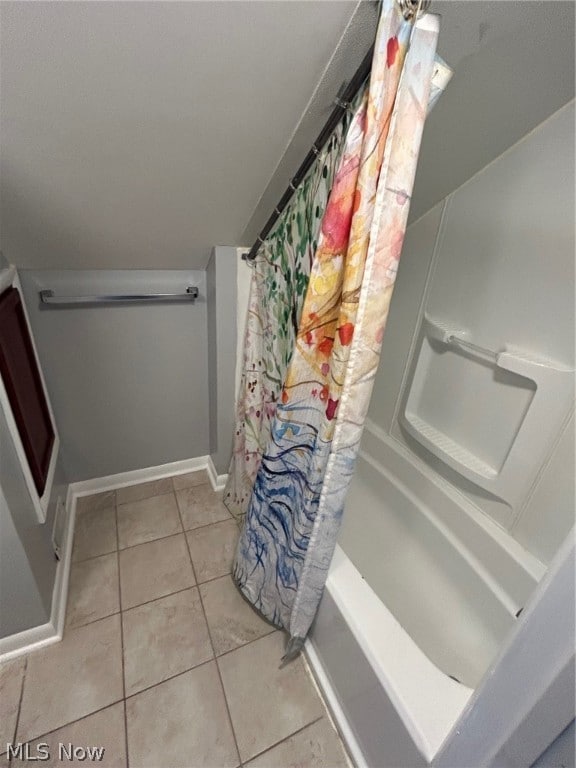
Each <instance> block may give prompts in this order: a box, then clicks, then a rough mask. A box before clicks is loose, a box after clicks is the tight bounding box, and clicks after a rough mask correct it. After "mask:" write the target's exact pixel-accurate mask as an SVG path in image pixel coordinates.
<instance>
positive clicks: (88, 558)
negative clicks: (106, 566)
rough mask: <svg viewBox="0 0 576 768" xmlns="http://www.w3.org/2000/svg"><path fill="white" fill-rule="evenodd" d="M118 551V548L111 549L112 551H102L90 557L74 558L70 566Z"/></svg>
mask: <svg viewBox="0 0 576 768" xmlns="http://www.w3.org/2000/svg"><path fill="white" fill-rule="evenodd" d="M116 552H118V550H117V549H111V550H110V552H102V553H101V554H99V555H90V556H89V557H83V558H82V560H74V559H72V560H71V561H70V568H72V566H73V565H79V564H80V563H86V562H88V560H96V558H97V557H104V556H105V555H113V554H115V553H116Z"/></svg>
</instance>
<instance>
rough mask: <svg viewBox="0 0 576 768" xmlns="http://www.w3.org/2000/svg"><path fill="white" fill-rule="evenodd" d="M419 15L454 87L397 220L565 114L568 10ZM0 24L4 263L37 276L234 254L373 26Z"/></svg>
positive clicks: (453, 7)
mask: <svg viewBox="0 0 576 768" xmlns="http://www.w3.org/2000/svg"><path fill="white" fill-rule="evenodd" d="M432 9H433V11H435V12H437V13H440V14H441V15H442V22H441V35H440V46H439V51H440V53H441V55H442V56H443V57H444V58H445V59H446V60H447V61H448V63H450V64H451V65H452V66H453V67H454V69H455V76H454V78H453V80H452V82H451V83H450V86H449V88H448V90H447V91H446V93H445V94H444V95H443V97H442V99H441V100H440V102H439V104H438V106H437V107H436V108H435V110H434V112H433V113H432V115H431V116H430V118H429V119H428V121H427V124H426V129H425V132H424V139H423V144H422V152H421V157H420V162H419V167H418V173H417V178H416V185H415V190H414V199H413V204H412V210H411V215H412V218H414V217H416V216H418V215H420V214H421V213H423V212H424V211H426V210H427V209H428V208H429V207H430V206H431V205H433V204H434V203H435V202H437V201H438V200H439V199H441V198H442V197H444V196H445V195H446V194H447V193H448V192H450V191H451V190H453V189H455V188H456V187H457V186H459V185H460V184H462V183H463V182H464V181H466V179H468V178H469V177H470V176H471V175H473V174H474V173H475V172H476V171H478V170H479V169H480V168H482V167H483V166H484V165H486V164H487V163H488V162H490V160H492V159H493V158H494V157H497V156H498V155H499V154H501V153H502V152H503V151H505V150H506V149H507V148H508V147H509V146H511V145H512V144H513V143H515V142H516V141H517V140H518V139H520V138H521V137H522V136H523V135H525V134H526V133H527V132H529V131H530V130H531V129H532V128H534V127H535V126H536V125H537V124H538V123H540V122H542V120H544V119H546V117H548V116H549V115H550V114H552V113H553V112H554V111H556V110H557V109H559V108H560V107H561V106H562V105H563V104H565V103H566V102H567V101H569V100H570V99H571V98H573V97H574V3H573V2H572V0H568V1H567V2H556V1H555V0H541V1H540V2H528V1H527V0H512V1H511V2H505V1H503V0H492V1H488V0H480V1H479V2H475V1H474V0H433V5H432ZM0 13H1V17H2V18H1V20H2V33H1V34H2V37H1V44H2V48H1V52H0V63H1V65H2V67H1V78H2V79H1V85H2V91H1V140H2V147H1V151H2V154H1V171H2V177H1V195H2V199H1V214H2V233H1V234H2V240H1V245H2V249H3V250H4V254H5V256H6V257H7V258H8V259H9V260H11V261H13V262H14V263H16V264H17V265H18V266H21V267H33V268H51V269H58V268H74V269H82V268H88V269H99V268H100V269H104V268H117V269H126V268H155V269H162V268H194V267H199V266H203V265H204V264H205V263H206V260H207V257H208V253H209V249H210V247H211V246H212V245H214V244H243V245H250V244H251V243H252V241H253V240H254V237H255V235H256V234H257V233H258V230H259V228H260V227H261V226H262V225H263V224H264V222H265V221H266V219H267V218H268V215H269V214H270V211H271V210H272V208H273V207H274V205H275V203H276V202H277V200H278V199H279V197H280V195H281V193H282V192H283V190H284V188H285V186H286V183H287V180H288V179H289V178H290V176H292V175H293V174H294V172H295V170H296V169H297V167H298V165H299V163H300V161H301V159H302V158H303V156H304V155H305V154H306V152H307V150H308V148H309V147H310V144H311V142H312V141H313V140H314V138H315V137H316V135H317V133H318V132H319V129H320V127H321V126H322V124H323V122H324V120H325V119H326V117H327V116H328V114H329V112H330V109H331V102H332V100H333V97H334V95H335V93H336V92H337V90H338V87H339V85H340V84H341V82H342V80H343V79H346V78H349V77H350V75H351V74H352V72H354V70H355V69H356V67H357V66H358V63H359V62H360V60H361V58H362V56H363V54H364V52H365V51H366V49H367V48H368V46H369V44H370V42H371V40H372V38H373V35H374V30H375V24H376V10H375V5H374V4H373V3H368V2H363V3H360V4H359V5H358V3H357V0H354V1H353V2H352V1H350V2H343V1H341V0H324V2H315V1H312V0H305V1H304V2H298V1H297V0H290V2H287V1H286V0H284V2H270V1H263V2H254V0H248V1H247V2H241V1H240V0H233V1H232V2H220V1H219V0H211V1H210V2H134V3H132V2H106V3H101V2H94V3H93V2H79V1H78V0H75V1H74V2H26V1H23V2H6V1H3V2H0ZM347 25H348V26H347ZM327 65H328V66H327Z"/></svg>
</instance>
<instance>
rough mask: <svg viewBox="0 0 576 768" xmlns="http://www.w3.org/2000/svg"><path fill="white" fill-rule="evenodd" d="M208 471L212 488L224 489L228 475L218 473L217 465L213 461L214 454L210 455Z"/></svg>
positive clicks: (216, 489)
mask: <svg viewBox="0 0 576 768" xmlns="http://www.w3.org/2000/svg"><path fill="white" fill-rule="evenodd" d="M206 471H207V472H208V477H209V478H210V482H211V484H212V488H214V490H215V491H223V490H224V488H225V487H226V483H227V482H228V475H219V474H217V472H216V467H215V466H214V462H213V461H212V456H208V463H207V465H206Z"/></svg>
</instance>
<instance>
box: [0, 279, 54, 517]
mask: <svg viewBox="0 0 576 768" xmlns="http://www.w3.org/2000/svg"><path fill="white" fill-rule="evenodd" d="M10 287H13V288H17V290H18V292H19V294H20V298H21V300H22V309H23V312H24V317H25V319H26V324H27V326H28V332H29V334H30V339H31V342H32V349H33V351H34V359H35V361H36V365H37V367H38V372H39V374H40V381H41V383H42V389H43V390H44V397H45V398H46V405H47V407H48V413H49V415H50V421H51V422H52V429H53V430H54V443H53V445H52V453H51V455H50V463H49V465H48V474H47V476H46V485H45V486H44V491H43V492H42V495H41V496H40V495H39V494H38V491H37V489H36V485H35V483H34V478H33V477H32V472H31V471H30V467H29V465H28V459H27V458H26V453H25V451H24V446H23V444H22V440H21V438H20V433H19V431H18V426H17V424H16V420H15V419H14V414H13V413H12V408H11V406H10V401H9V399H8V394H7V392H6V387H5V386H4V382H3V380H2V377H1V376H0V408H2V410H3V411H4V414H5V416H6V423H7V424H8V430H9V432H10V437H11V439H12V442H13V443H14V447H15V449H16V454H17V456H18V461H19V463H20V468H21V470H22V474H23V475H24V480H25V481H26V487H27V488H28V492H29V493H30V498H31V499H32V503H33V505H34V511H35V512H36V515H37V517H38V522H39V523H45V522H46V515H47V512H48V504H49V501H50V493H51V491H52V484H53V482H54V473H55V471H56V462H57V460H58V451H59V448H60V436H59V434H58V429H57V428H56V419H55V418H54V411H53V410H52V403H51V402H50V397H49V396H48V389H47V387H46V381H45V379H44V373H43V371H42V366H41V364H40V358H39V357H38V350H37V348H36V342H35V340H34V334H33V333H32V326H31V325H30V318H29V316H28V311H27V309H26V303H25V301H24V294H23V293H22V286H21V285H20V280H19V278H18V273H17V272H16V268H15V267H13V266H9V267H8V269H5V270H2V271H0V293H2V292H3V291H5V290H6V289H7V288H10Z"/></svg>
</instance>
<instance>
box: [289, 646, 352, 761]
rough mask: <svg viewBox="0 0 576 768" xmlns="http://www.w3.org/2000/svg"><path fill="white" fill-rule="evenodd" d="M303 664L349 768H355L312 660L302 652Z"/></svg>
mask: <svg viewBox="0 0 576 768" xmlns="http://www.w3.org/2000/svg"><path fill="white" fill-rule="evenodd" d="M301 655H302V662H303V665H304V669H305V670H306V673H307V674H308V677H309V678H310V680H311V682H312V685H313V686H314V690H315V691H316V693H317V695H318V698H319V699H320V702H321V704H322V706H323V707H324V714H325V717H326V719H327V720H328V722H329V724H330V725H331V726H332V730H333V731H334V733H335V734H336V737H337V738H338V741H339V743H340V747H341V748H342V751H343V752H344V755H345V757H346V761H347V763H348V767H349V768H355V766H356V763H355V762H354V760H353V758H352V754H351V752H350V750H349V749H348V745H347V743H346V739H345V738H344V735H343V734H342V733H341V731H340V728H339V727H338V722H337V721H336V718H335V717H334V715H333V713H332V710H331V708H330V705H329V704H328V702H327V701H326V699H325V698H324V691H323V690H322V687H321V685H320V683H319V682H318V679H317V678H316V674H315V672H314V670H313V669H312V665H311V664H310V660H309V659H308V657H307V656H306V654H305V653H304V652H302V654H301Z"/></svg>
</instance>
